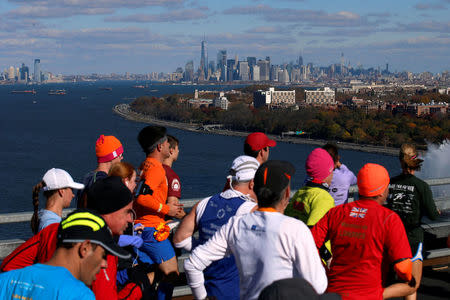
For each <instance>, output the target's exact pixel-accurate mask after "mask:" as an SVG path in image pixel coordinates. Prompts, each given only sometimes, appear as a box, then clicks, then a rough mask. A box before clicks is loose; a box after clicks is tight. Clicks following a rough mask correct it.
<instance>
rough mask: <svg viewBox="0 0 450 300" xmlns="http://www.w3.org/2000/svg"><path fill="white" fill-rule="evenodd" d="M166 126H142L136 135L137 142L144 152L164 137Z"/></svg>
mask: <svg viewBox="0 0 450 300" xmlns="http://www.w3.org/2000/svg"><path fill="white" fill-rule="evenodd" d="M166 134H167V130H166V127H162V126H154V125H150V126H147V127H144V128H143V129H142V130H141V131H140V132H139V135H138V142H139V145H141V147H142V150H144V152H145V153H146V154H149V153H148V150H149V149H150V148H152V147H153V146H154V145H155V144H156V143H157V142H159V141H160V140H161V139H162V138H164V137H166Z"/></svg>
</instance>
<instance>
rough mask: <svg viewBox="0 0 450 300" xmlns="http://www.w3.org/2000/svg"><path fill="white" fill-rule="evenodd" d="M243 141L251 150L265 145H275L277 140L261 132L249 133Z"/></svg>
mask: <svg viewBox="0 0 450 300" xmlns="http://www.w3.org/2000/svg"><path fill="white" fill-rule="evenodd" d="M245 143H246V144H248V145H249V146H250V148H252V150H253V151H259V150H261V149H263V148H265V147H275V146H276V145H277V142H275V141H274V140H271V139H269V138H268V137H267V135H265V134H264V133H262V132H253V133H250V134H249V135H248V136H247V138H246V139H245Z"/></svg>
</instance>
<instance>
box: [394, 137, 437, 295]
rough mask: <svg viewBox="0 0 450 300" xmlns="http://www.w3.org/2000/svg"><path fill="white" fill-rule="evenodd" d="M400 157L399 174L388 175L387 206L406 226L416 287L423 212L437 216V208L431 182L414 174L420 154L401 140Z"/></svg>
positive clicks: (419, 266)
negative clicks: (389, 178) (400, 171)
mask: <svg viewBox="0 0 450 300" xmlns="http://www.w3.org/2000/svg"><path fill="white" fill-rule="evenodd" d="M399 160H400V164H401V166H402V174H400V175H398V176H396V177H393V178H391V181H390V184H389V197H388V199H387V206H388V207H389V208H390V209H392V210H393V211H395V212H396V213H397V214H398V215H399V216H400V218H401V220H402V222H403V225H404V226H405V229H406V235H407V236H408V241H409V244H410V246H411V251H412V254H413V256H414V257H413V259H412V261H413V269H412V272H413V275H414V278H415V279H416V286H415V288H416V289H417V288H418V287H419V286H420V279H421V278H422V261H423V256H422V249H423V242H424V232H423V229H422V227H421V226H420V225H421V219H422V217H423V216H427V217H428V218H429V219H431V220H436V219H438V218H439V211H438V210H437V209H436V205H435V203H434V200H433V194H432V193H431V189H430V186H429V185H428V184H427V183H426V182H425V181H423V180H421V179H419V178H417V177H416V176H415V175H414V174H415V172H416V171H419V170H420V168H421V165H422V162H423V160H422V159H420V158H419V155H418V153H417V150H416V147H415V146H414V145H411V144H403V145H402V146H401V147H400V153H399ZM416 298H417V293H413V294H412V295H410V296H407V297H406V299H409V300H413V299H416Z"/></svg>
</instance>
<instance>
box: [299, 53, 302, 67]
mask: <svg viewBox="0 0 450 300" xmlns="http://www.w3.org/2000/svg"><path fill="white" fill-rule="evenodd" d="M298 65H299V66H303V57H302V56H301V55H300V56H299V57H298Z"/></svg>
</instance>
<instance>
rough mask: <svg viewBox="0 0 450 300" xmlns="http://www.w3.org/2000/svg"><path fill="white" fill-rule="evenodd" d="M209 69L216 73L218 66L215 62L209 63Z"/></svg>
mask: <svg viewBox="0 0 450 300" xmlns="http://www.w3.org/2000/svg"><path fill="white" fill-rule="evenodd" d="M208 69H209V72H210V73H214V72H215V71H216V65H215V62H214V61H213V60H211V61H209V66H208Z"/></svg>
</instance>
